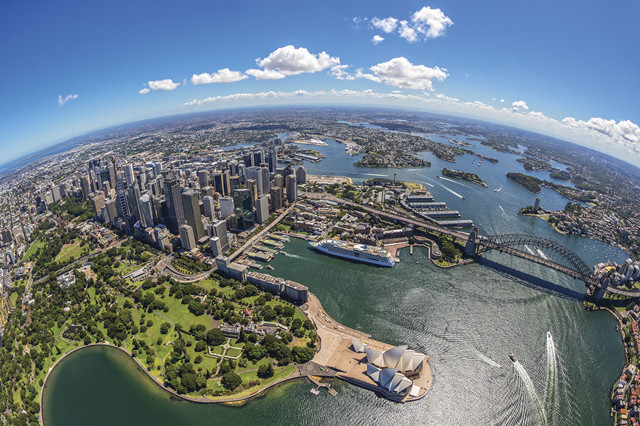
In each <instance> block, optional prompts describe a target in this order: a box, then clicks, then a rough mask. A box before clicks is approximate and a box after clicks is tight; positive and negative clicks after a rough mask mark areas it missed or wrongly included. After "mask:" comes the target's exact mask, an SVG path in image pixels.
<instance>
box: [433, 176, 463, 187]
mask: <svg viewBox="0 0 640 426" xmlns="http://www.w3.org/2000/svg"><path fill="white" fill-rule="evenodd" d="M438 177H439V178H440V179H442V180H446V181H447V182H451V183H455V184H456V185H461V186H464V187H467V188H468V187H469V185H466V184H464V183H462V182H458V181H455V180H453V179H449V178H446V177H443V176H438Z"/></svg>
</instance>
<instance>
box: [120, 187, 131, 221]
mask: <svg viewBox="0 0 640 426" xmlns="http://www.w3.org/2000/svg"><path fill="white" fill-rule="evenodd" d="M116 211H117V213H118V217H121V218H122V219H124V218H125V217H128V216H130V215H131V211H130V210H129V202H128V201H127V191H125V189H124V182H123V181H122V179H118V181H117V182H116Z"/></svg>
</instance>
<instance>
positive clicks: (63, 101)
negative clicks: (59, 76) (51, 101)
mask: <svg viewBox="0 0 640 426" xmlns="http://www.w3.org/2000/svg"><path fill="white" fill-rule="evenodd" d="M72 99H78V95H77V94H72V95H67V96H65V97H64V98H63V97H62V95H58V105H60V106H62V105H64V104H66V103H67V102H69V101H70V100H72Z"/></svg>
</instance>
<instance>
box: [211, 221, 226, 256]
mask: <svg viewBox="0 0 640 426" xmlns="http://www.w3.org/2000/svg"><path fill="white" fill-rule="evenodd" d="M211 234H212V235H213V236H214V237H218V238H219V239H220V249H221V250H222V253H224V252H226V251H227V250H229V237H227V222H226V221H224V220H219V221H217V222H214V223H212V224H211Z"/></svg>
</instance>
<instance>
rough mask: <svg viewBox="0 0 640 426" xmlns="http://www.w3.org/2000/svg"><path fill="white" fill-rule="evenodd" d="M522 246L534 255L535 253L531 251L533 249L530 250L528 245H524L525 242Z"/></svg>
mask: <svg viewBox="0 0 640 426" xmlns="http://www.w3.org/2000/svg"><path fill="white" fill-rule="evenodd" d="M524 248H526V249H527V251H528V252H529V253H531V254H532V255H534V256H535V255H536V254H535V253H534V252H533V250H531V249H530V248H529V246H528V245H526V244H525V245H524Z"/></svg>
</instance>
